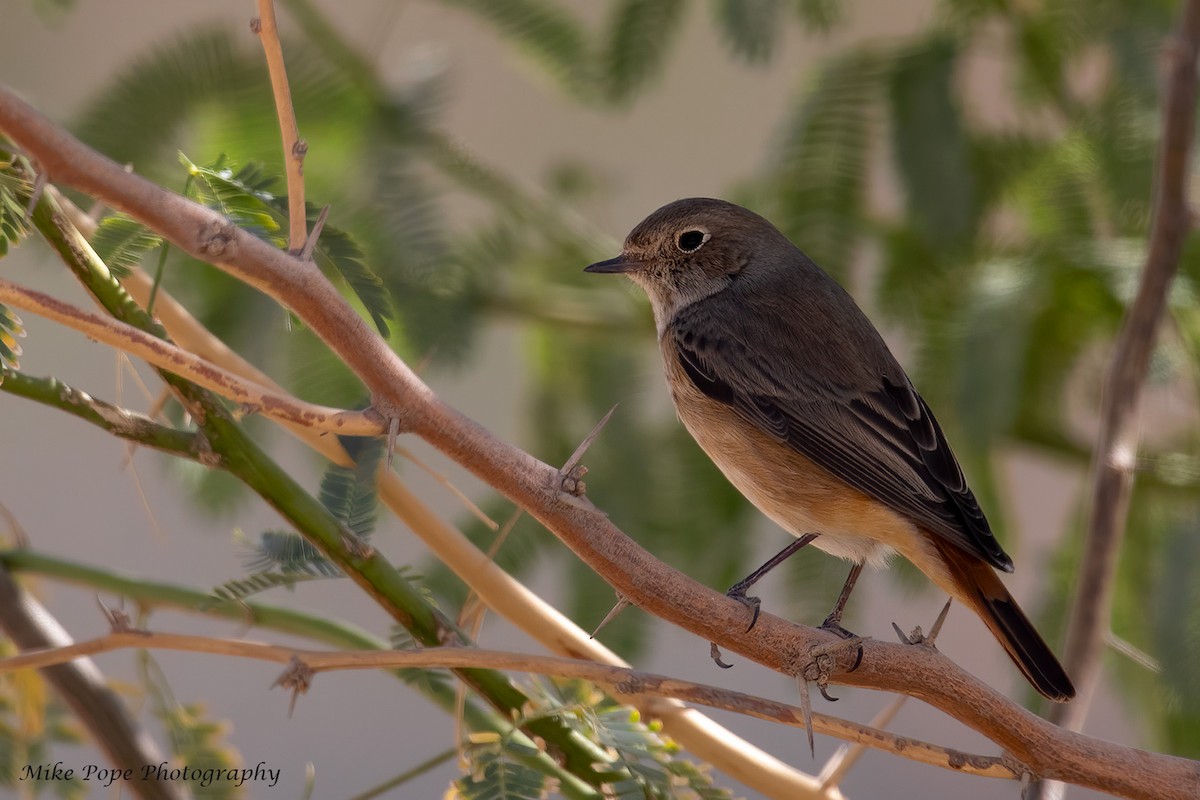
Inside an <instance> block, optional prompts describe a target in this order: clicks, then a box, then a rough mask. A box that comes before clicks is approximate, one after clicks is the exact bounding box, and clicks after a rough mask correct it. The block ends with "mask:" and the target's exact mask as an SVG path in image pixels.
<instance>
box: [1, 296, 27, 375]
mask: <svg viewBox="0 0 1200 800" xmlns="http://www.w3.org/2000/svg"><path fill="white" fill-rule="evenodd" d="M24 336H25V328H24V326H22V325H21V318H20V317H18V316H17V315H16V314H14V313H13V312H12V310H11V309H9V308H8V307H7V306H3V305H0V370H5V369H12V370H17V369H20V368H21V364H20V361H19V359H20V358H21V352H22V351H21V345H20V344H18V343H17V339H18V338H23V337H24ZM0 380H3V372H2V371H0Z"/></svg>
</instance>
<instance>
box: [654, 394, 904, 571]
mask: <svg viewBox="0 0 1200 800" xmlns="http://www.w3.org/2000/svg"><path fill="white" fill-rule="evenodd" d="M688 399H689V400H690V402H686V403H684V404H679V403H678V398H677V399H676V404H677V408H678V410H679V417H680V419H681V420H682V421H683V424H684V425H685V426H686V427H687V429H688V431H689V432H690V433H691V434H692V436H693V437H694V438H695V439H696V442H697V443H698V444H699V445H700V447H701V448H702V449H703V450H704V452H705V453H707V454H708V456H709V458H711V459H712V460H713V463H715V464H716V465H717V467H718V468H719V469H720V470H721V472H722V473H724V474H725V477H726V478H728V479H729V482H730V483H732V484H733V485H734V486H735V487H737V489H738V491H740V492H741V493H742V494H743V495H745V496H746V498H747V499H748V500H750V502H751V503H753V504H754V505H755V506H756V507H757V508H758V509H759V510H760V511H762V512H763V513H764V514H766V515H767V516H768V517H770V518H771V519H772V520H774V521H775V522H776V523H778V524H779V525H780V526H782V527H783V528H784V529H785V530H786V531H788V532H789V533H791V534H792V535H793V536H801V535H803V534H806V533H817V534H820V536H819V537H818V538H817V539H815V540H814V541H813V546H815V547H818V548H820V549H822V550H824V551H825V552H827V553H829V554H831V555H835V556H838V557H840V558H845V559H848V560H850V561H854V562H859V563H867V564H870V565H871V566H875V567H879V566H883V565H884V564H885V563H886V562H887V560H888V559H889V558H890V557H891V556H892V555H893V553H894V552H895V551H896V550H899V551H900V552H902V553H904V554H905V555H906V556H907V555H908V552H907V551H908V550H910V549H911V547H912V546H913V545H914V543H916V542H920V534H919V532H918V531H917V529H916V528H915V527H914V526H913V525H912V524H911V523H910V522H908V521H907V520H906V519H904V518H903V517H901V516H900V515H899V514H897V513H895V512H894V511H892V510H891V509H889V508H888V507H886V506H884V505H883V504H881V503H879V502H878V501H876V500H874V499H872V498H870V497H868V496H867V495H865V494H863V493H862V492H859V491H858V490H856V489H854V488H852V487H850V486H849V485H847V484H846V483H844V482H842V481H841V480H840V479H838V478H836V477H834V476H833V475H832V474H831V473H829V472H828V471H827V470H825V469H823V468H822V467H820V466H818V465H817V464H815V463H814V462H812V461H811V460H809V459H808V458H805V457H804V456H803V455H801V454H800V453H798V452H797V451H795V450H794V449H792V448H791V447H789V446H787V445H785V444H782V443H780V442H778V441H777V440H775V439H772V438H771V437H769V436H767V435H766V434H764V433H762V432H761V431H759V430H758V429H757V428H755V427H754V426H753V425H751V424H750V423H748V422H746V421H744V420H742V419H741V418H740V417H738V416H737V414H736V413H734V412H733V410H732V409H730V408H729V407H728V406H724V405H722V404H719V403H716V402H713V401H711V400H709V399H708V398H695V397H693V398H688ZM697 400H699V401H700V402H696V401H697Z"/></svg>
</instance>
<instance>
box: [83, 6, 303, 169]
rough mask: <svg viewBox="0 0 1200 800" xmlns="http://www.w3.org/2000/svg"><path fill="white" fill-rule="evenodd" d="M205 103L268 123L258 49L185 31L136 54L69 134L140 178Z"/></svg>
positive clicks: (223, 36) (270, 113)
mask: <svg viewBox="0 0 1200 800" xmlns="http://www.w3.org/2000/svg"><path fill="white" fill-rule="evenodd" d="M243 38H244V37H243ZM293 63H294V62H293ZM208 103H219V104H221V105H223V106H225V107H226V108H237V109H238V110H239V113H242V112H248V113H255V111H256V110H261V114H260V116H261V117H262V118H263V119H273V118H274V106H273V105H272V101H271V91H270V84H269V82H268V81H267V80H266V69H265V65H264V64H263V60H262V52H261V50H259V51H258V52H256V53H251V51H250V49H249V48H248V47H247V48H245V49H244V50H239V48H238V47H237V44H236V42H235V40H234V38H233V35H232V33H231V32H230V31H229V30H227V29H209V30H199V31H193V32H189V33H188V34H186V35H184V36H180V37H178V38H176V39H173V40H170V41H166V42H163V43H161V44H160V45H159V46H157V47H155V48H154V49H152V50H150V51H149V52H147V53H145V54H143V55H141V56H139V57H138V58H136V59H135V60H133V61H132V63H130V64H129V65H128V67H127V68H125V69H124V70H122V72H121V73H120V74H119V75H118V76H117V78H116V79H115V81H113V83H112V85H111V87H110V88H109V89H108V90H107V91H103V92H100V93H99V94H97V95H95V96H94V98H93V100H92V103H91V105H90V106H89V109H88V111H87V112H86V113H85V114H84V115H83V117H82V118H81V120H80V121H79V123H78V124H77V125H76V126H75V129H76V131H77V133H78V135H79V136H80V138H81V139H83V140H84V141H85V142H87V143H88V144H90V145H91V146H92V147H95V148H96V149H97V150H99V151H100V152H102V153H104V154H105V155H107V156H108V157H109V158H112V159H113V160H115V161H117V162H118V163H136V165H137V167H138V172H140V173H142V174H146V173H147V170H148V169H150V168H151V167H152V166H153V159H154V158H155V157H157V156H164V157H165V156H169V154H170V153H172V152H174V151H176V150H178V149H179V148H180V147H181V146H182V145H183V144H184V139H183V134H184V127H185V122H187V121H188V120H189V119H190V118H191V116H192V115H193V114H194V112H195V111H196V110H198V109H200V108H202V107H204V106H205V105H206V104H208ZM275 131H276V133H275V134H274V136H275V143H276V147H278V135H279V134H278V128H275ZM191 132H194V131H191ZM241 152H242V151H241V150H239V153H241ZM243 155H244V154H243ZM150 174H152V175H153V174H154V173H153V170H150ZM162 177H166V176H165V175H163V176H162Z"/></svg>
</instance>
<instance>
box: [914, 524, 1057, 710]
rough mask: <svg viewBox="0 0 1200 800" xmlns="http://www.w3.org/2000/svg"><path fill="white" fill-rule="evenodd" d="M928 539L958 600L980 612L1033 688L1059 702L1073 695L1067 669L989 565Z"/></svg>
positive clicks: (946, 544)
mask: <svg viewBox="0 0 1200 800" xmlns="http://www.w3.org/2000/svg"><path fill="white" fill-rule="evenodd" d="M931 538H933V539H934V541H935V544H936V546H937V549H938V551H939V552H940V553H941V556H942V558H943V560H944V561H945V562H946V565H947V567H948V570H949V573H950V579H951V580H952V581H953V582H954V583H955V584H956V585H957V588H958V589H959V591H958V592H956V593H955V595H956V597H957V599H959V600H961V601H963V602H965V603H967V604H968V605H969V606H970V607H971V610H972V611H974V612H975V613H976V614H978V615H979V617H980V619H982V620H983V622H984V624H985V625H987V626H988V628H989V629H990V630H991V632H992V634H993V635H994V636H995V637H996V639H997V640H998V641H999V642H1000V644H1001V645H1002V646H1003V647H1004V650H1005V652H1007V653H1008V656H1009V658H1011V659H1012V660H1013V663H1014V664H1016V665H1017V668H1018V669H1019V670H1021V674H1023V675H1024V676H1025V678H1026V680H1028V681H1029V682H1030V683H1031V684H1033V688H1035V689H1037V690H1038V691H1039V692H1041V693H1042V694H1043V695H1045V696H1046V697H1048V698H1050V699H1051V700H1054V701H1055V702H1058V703H1065V702H1067V701H1068V700H1070V699H1071V698H1073V697H1074V696H1075V686H1074V685H1073V684H1072V683H1071V679H1070V678H1069V677H1067V673H1066V670H1064V669H1063V668H1062V664H1060V663H1058V659H1057V658H1056V657H1055V655H1054V653H1053V652H1052V651H1051V650H1050V647H1049V646H1048V645H1047V644H1046V642H1045V640H1044V639H1042V637H1041V634H1039V633H1038V632H1037V629H1036V628H1034V627H1033V623H1031V622H1030V621H1029V618H1028V617H1026V616H1025V612H1023V611H1022V610H1021V608H1020V606H1018V605H1017V602H1016V601H1015V600H1013V597H1012V595H1011V594H1009V593H1008V589H1006V588H1005V587H1004V584H1003V583H1001V581H1000V577H999V576H998V575H997V574H996V571H995V570H994V569H993V568H992V567H991V565H989V564H986V563H985V562H983V561H981V560H979V559H978V558H977V557H975V556H972V555H969V554H968V553H964V552H963V551H961V550H959V549H958V548H957V547H955V546H954V545H952V544H949V543H948V542H947V543H942V542H940V541H937V539H936V537H931Z"/></svg>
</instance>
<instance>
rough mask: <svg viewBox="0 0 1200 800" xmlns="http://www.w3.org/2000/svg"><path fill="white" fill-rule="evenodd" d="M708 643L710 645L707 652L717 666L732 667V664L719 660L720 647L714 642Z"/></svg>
mask: <svg viewBox="0 0 1200 800" xmlns="http://www.w3.org/2000/svg"><path fill="white" fill-rule="evenodd" d="M709 644H710V645H711V647H709V649H708V654H709V656H711V657H712V660H713V661H715V662H716V664H717V666H718V667H720V668H721V669H730V668H731V667H733V664H726V663H725V662H724V661H722V660H721V648H719V647H717V643H716V642H710V643H709Z"/></svg>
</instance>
